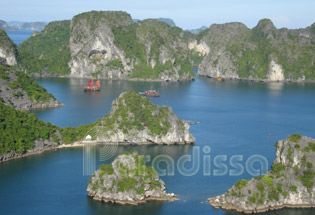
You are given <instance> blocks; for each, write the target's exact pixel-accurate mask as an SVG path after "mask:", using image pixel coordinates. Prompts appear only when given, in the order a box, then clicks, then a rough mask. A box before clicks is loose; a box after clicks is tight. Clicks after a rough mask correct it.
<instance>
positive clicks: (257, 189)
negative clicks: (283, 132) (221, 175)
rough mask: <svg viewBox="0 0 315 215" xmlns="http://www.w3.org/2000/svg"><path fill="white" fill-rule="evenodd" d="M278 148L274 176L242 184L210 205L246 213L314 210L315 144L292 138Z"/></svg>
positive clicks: (283, 141)
mask: <svg viewBox="0 0 315 215" xmlns="http://www.w3.org/2000/svg"><path fill="white" fill-rule="evenodd" d="M276 147H277V152H276V159H275V161H274V163H273V165H272V168H271V171H270V172H267V173H266V174H264V175H263V176H262V177H258V178H253V179H251V180H240V181H238V182H237V183H236V184H235V185H234V186H233V187H232V188H230V189H229V190H228V191H227V193H225V194H224V195H221V196H217V197H213V198H210V199H209V201H210V204H211V205H212V206H214V207H222V208H224V209H228V210H230V209H233V210H237V211H242V212H246V213H252V212H263V211H268V210H273V209H279V208H283V207H302V208H303V207H314V205H315V196H314V195H315V187H314V186H313V185H314V182H315V180H314V173H315V168H314V167H313V165H314V164H315V158H314V153H315V140H314V139H311V138H308V137H303V136H300V135H292V136H290V137H289V138H288V139H286V140H281V141H278V142H277V144H276Z"/></svg>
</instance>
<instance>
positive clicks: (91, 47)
mask: <svg viewBox="0 0 315 215" xmlns="http://www.w3.org/2000/svg"><path fill="white" fill-rule="evenodd" d="M191 37H192V34H191V33H189V32H185V31H183V30H182V29H180V28H178V27H172V26H170V25H168V24H166V23H164V22H161V21H158V20H155V19H147V20H143V21H139V22H136V23H135V22H133V20H132V18H131V16H130V15H129V14H127V13H125V12H122V11H91V12H87V13H82V14H79V15H77V16H74V17H73V19H72V20H71V24H70V21H57V22H52V23H49V24H48V25H47V26H46V27H45V30H44V31H43V32H42V33H40V34H37V35H34V36H33V37H31V38H29V39H28V40H26V41H25V42H23V43H22V44H21V46H20V51H21V54H20V58H19V59H20V62H19V63H20V65H21V67H23V69H24V70H25V71H27V72H28V73H32V74H33V75H34V76H37V75H36V73H37V74H40V75H41V76H67V77H80V78H81V77H84V78H102V79H133V80H148V81H182V80H193V79H194V73H193V72H192V62H191V56H190V50H189V49H188V44H187V41H188V38H191ZM33 61H34V63H33Z"/></svg>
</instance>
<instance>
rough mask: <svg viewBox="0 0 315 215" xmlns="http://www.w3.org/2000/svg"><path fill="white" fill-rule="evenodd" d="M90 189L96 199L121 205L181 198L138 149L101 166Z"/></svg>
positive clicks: (93, 177)
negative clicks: (147, 162) (150, 165)
mask: <svg viewBox="0 0 315 215" xmlns="http://www.w3.org/2000/svg"><path fill="white" fill-rule="evenodd" d="M87 191H88V193H89V194H88V195H89V196H92V197H93V199H95V200H99V201H104V202H113V203H119V204H139V203H144V202H146V201H148V200H162V201H174V200H177V198H176V196H175V195H174V194H167V193H166V191H165V183H164V182H163V181H162V180H161V179H159V176H158V174H157V173H156V171H155V170H154V168H153V167H147V166H146V165H145V162H144V158H143V156H140V155H138V153H137V152H136V151H135V152H126V153H124V154H122V155H119V156H118V157H117V158H116V159H115V160H114V161H113V162H112V164H109V165H101V166H100V167H99V169H98V170H97V171H96V172H95V173H94V174H93V176H92V178H91V179H90V180H89V184H88V188H87Z"/></svg>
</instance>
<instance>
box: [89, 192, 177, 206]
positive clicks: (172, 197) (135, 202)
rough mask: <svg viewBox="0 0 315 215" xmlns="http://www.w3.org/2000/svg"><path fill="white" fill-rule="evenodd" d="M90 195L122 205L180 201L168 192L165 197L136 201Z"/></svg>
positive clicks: (102, 200) (90, 195)
mask: <svg viewBox="0 0 315 215" xmlns="http://www.w3.org/2000/svg"><path fill="white" fill-rule="evenodd" d="M88 196H89V197H90V198H92V199H93V200H96V201H100V202H105V203H113V204H120V205H139V204H143V203H146V202H148V201H167V202H174V201H178V200H179V198H178V196H177V195H171V194H166V195H165V196H163V197H151V196H150V197H146V198H144V199H143V200H135V201H122V200H115V199H109V198H99V197H97V196H95V195H93V194H91V193H88Z"/></svg>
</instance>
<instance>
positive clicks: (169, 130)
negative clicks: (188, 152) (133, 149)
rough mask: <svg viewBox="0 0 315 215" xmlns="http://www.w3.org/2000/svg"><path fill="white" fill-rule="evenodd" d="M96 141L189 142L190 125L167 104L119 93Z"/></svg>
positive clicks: (132, 94)
mask: <svg viewBox="0 0 315 215" xmlns="http://www.w3.org/2000/svg"><path fill="white" fill-rule="evenodd" d="M101 125H103V126H101V127H100V128H99V129H98V130H99V131H98V135H97V137H96V138H97V140H98V141H99V142H105V143H120V144H189V143H194V142H195V138H194V137H193V136H192V134H191V133H190V131H189V125H188V124H186V123H184V122H183V121H182V120H181V119H180V118H179V117H177V116H175V114H174V113H173V111H172V109H171V108H169V107H164V106H162V107H159V106H155V105H153V104H152V103H151V101H150V100H148V99H147V98H143V97H142V96H140V95H139V94H137V93H135V92H132V91H130V92H127V93H122V94H121V95H120V96H119V98H118V99H116V100H115V101H113V104H112V109H111V111H110V112H109V114H107V115H106V116H105V117H104V118H103V119H102V123H101Z"/></svg>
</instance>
